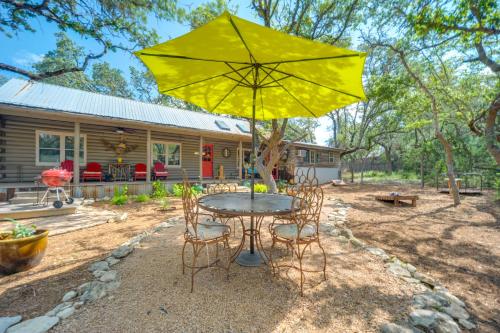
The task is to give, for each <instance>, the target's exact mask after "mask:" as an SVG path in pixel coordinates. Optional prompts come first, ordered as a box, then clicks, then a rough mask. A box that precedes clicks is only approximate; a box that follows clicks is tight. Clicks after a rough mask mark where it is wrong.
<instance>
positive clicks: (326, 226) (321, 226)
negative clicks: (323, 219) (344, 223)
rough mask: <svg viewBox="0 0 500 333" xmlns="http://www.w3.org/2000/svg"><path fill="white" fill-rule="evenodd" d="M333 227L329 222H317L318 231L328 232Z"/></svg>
mask: <svg viewBox="0 0 500 333" xmlns="http://www.w3.org/2000/svg"><path fill="white" fill-rule="evenodd" d="M334 228H335V227H334V226H333V225H332V224H329V223H320V224H319V231H320V232H325V233H328V232H330V230H332V229H334Z"/></svg>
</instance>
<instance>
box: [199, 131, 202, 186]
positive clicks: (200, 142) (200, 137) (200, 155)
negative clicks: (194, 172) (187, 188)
mask: <svg viewBox="0 0 500 333" xmlns="http://www.w3.org/2000/svg"><path fill="white" fill-rule="evenodd" d="M199 155H200V156H199V158H200V181H202V180H203V137H202V136H200V153H199Z"/></svg>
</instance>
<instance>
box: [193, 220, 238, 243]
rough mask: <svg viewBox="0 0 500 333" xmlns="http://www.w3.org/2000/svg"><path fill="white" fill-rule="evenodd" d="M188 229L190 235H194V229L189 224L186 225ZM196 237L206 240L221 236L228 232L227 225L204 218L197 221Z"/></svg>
mask: <svg viewBox="0 0 500 333" xmlns="http://www.w3.org/2000/svg"><path fill="white" fill-rule="evenodd" d="M188 231H189V233H190V234H191V236H192V237H195V236H196V233H195V232H194V229H193V227H192V226H191V225H189V226H188ZM197 231H198V239H201V240H204V241H207V240H211V239H214V238H218V237H222V236H224V234H229V226H227V225H224V224H221V223H219V222H216V221H213V220H211V219H206V220H204V221H202V222H199V223H198V229H197Z"/></svg>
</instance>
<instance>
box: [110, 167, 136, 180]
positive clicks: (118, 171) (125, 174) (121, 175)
mask: <svg viewBox="0 0 500 333" xmlns="http://www.w3.org/2000/svg"><path fill="white" fill-rule="evenodd" d="M130 167H131V165H130V164H128V163H110V164H109V170H108V171H109V174H110V175H112V176H113V179H114V180H128V179H129V178H130Z"/></svg>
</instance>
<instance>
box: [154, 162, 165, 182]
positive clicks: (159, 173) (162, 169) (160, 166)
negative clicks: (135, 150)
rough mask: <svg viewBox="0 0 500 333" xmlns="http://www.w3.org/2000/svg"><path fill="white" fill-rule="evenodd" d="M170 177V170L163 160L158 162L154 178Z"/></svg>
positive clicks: (155, 166)
mask: <svg viewBox="0 0 500 333" xmlns="http://www.w3.org/2000/svg"><path fill="white" fill-rule="evenodd" d="M167 177H168V171H167V170H166V169H165V165H163V163H161V162H156V163H155V165H154V168H153V178H154V179H155V180H156V179H159V178H164V179H167Z"/></svg>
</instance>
